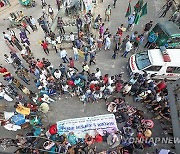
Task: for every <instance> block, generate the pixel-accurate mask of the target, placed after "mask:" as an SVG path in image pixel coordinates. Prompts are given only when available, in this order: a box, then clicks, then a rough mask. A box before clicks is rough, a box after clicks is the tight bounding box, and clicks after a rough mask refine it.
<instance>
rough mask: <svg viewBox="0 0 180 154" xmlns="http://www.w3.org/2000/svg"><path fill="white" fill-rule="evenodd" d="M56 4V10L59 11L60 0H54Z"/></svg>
mask: <svg viewBox="0 0 180 154" xmlns="http://www.w3.org/2000/svg"><path fill="white" fill-rule="evenodd" d="M56 4H57V7H58V11H59V10H60V8H61V0H56Z"/></svg>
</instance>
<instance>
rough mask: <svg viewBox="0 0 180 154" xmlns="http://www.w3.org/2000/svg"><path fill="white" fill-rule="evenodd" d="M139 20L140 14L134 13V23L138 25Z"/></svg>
mask: <svg viewBox="0 0 180 154" xmlns="http://www.w3.org/2000/svg"><path fill="white" fill-rule="evenodd" d="M139 20H140V15H139V14H138V13H136V17H135V19H134V23H135V24H136V25H138V24H139Z"/></svg>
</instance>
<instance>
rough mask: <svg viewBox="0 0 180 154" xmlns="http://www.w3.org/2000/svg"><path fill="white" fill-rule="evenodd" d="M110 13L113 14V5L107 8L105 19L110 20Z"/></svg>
mask: <svg viewBox="0 0 180 154" xmlns="http://www.w3.org/2000/svg"><path fill="white" fill-rule="evenodd" d="M110 15H111V6H110V5H108V8H107V9H106V10H105V21H106V20H108V21H109V18H110Z"/></svg>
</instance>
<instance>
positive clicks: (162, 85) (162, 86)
mask: <svg viewBox="0 0 180 154" xmlns="http://www.w3.org/2000/svg"><path fill="white" fill-rule="evenodd" d="M166 86H167V85H166V83H165V82H164V81H162V82H160V83H159V84H158V85H157V87H158V90H157V92H160V91H162V90H163V89H165V88H166Z"/></svg>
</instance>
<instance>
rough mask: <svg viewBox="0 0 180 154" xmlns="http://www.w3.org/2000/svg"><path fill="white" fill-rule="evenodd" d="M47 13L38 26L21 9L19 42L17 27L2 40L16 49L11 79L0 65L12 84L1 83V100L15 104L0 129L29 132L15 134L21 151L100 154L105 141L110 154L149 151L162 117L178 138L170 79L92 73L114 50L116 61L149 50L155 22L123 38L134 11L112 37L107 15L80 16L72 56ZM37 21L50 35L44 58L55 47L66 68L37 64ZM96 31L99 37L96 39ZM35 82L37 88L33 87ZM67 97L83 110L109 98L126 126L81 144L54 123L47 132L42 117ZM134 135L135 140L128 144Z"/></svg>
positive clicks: (50, 12) (154, 37) (61, 29)
mask: <svg viewBox="0 0 180 154" xmlns="http://www.w3.org/2000/svg"><path fill="white" fill-rule="evenodd" d="M44 3H45V1H42V6H43V7H46V5H45V4H44ZM58 4H60V3H58ZM115 5H116V0H114V4H113V6H114V8H115ZM47 7H48V12H47V13H45V12H43V15H42V16H41V17H40V18H39V19H38V22H36V20H35V19H34V18H33V17H32V16H29V17H28V16H24V14H23V12H22V11H20V13H21V15H20V16H21V18H22V19H23V20H22V21H21V24H20V35H19V37H18V36H17V35H16V33H15V32H14V30H13V29H11V28H7V31H4V32H3V35H4V40H5V42H6V44H7V46H8V47H9V49H10V53H9V54H4V59H5V62H6V63H8V64H10V65H11V66H12V68H13V69H15V74H14V75H13V74H11V73H10V72H11V71H9V70H8V69H7V68H6V67H4V66H0V74H1V75H2V76H3V78H4V80H5V81H7V82H8V84H7V85H5V84H3V83H2V82H1V84H0V99H5V100H6V101H13V100H15V101H16V102H15V104H14V111H13V112H4V113H1V116H2V117H3V120H1V126H3V127H4V128H5V129H7V130H12V131H17V130H19V129H24V128H26V127H30V128H31V131H30V132H29V133H27V134H26V135H17V136H16V139H13V140H11V142H13V144H14V145H16V146H18V150H17V151H16V153H18V152H19V153H33V154H38V153H40V151H43V150H45V151H51V152H59V153H69V154H74V153H88V152H90V151H93V152H94V153H95V152H96V148H91V145H94V144H95V143H100V142H103V141H104V142H107V143H108V145H109V146H110V150H107V151H109V153H110V152H112V153H113V150H115V151H114V153H115V152H116V153H122V154H125V153H133V151H134V150H135V149H136V150H137V149H141V150H144V149H146V148H147V147H152V146H154V145H155V143H153V142H151V140H150V138H151V136H152V133H153V127H154V122H153V121H154V120H155V119H158V120H159V119H161V124H162V126H163V129H164V130H166V132H167V133H168V134H169V135H172V126H171V117H170V108H169V102H168V91H167V89H166V86H167V83H166V82H167V81H166V79H164V80H162V81H159V82H157V81H155V80H153V79H152V77H151V76H149V75H148V74H146V73H144V74H138V73H135V74H133V75H132V76H131V77H130V79H129V80H128V81H127V80H126V81H125V80H123V78H122V76H123V74H116V75H111V74H102V73H101V68H98V67H97V68H96V70H95V72H93V71H91V70H90V66H91V65H92V64H96V63H97V62H96V56H97V54H98V52H102V50H105V51H106V50H110V49H112V48H113V51H114V52H113V54H112V58H113V59H116V58H117V55H118V54H121V56H123V57H124V58H126V57H127V55H128V54H129V52H130V51H132V50H133V51H134V52H138V49H139V46H140V45H142V44H143V42H144V40H145V36H146V35H147V33H148V32H149V30H150V29H151V27H152V26H153V21H150V22H148V23H147V24H145V27H144V29H143V32H142V33H140V34H139V33H138V32H137V31H134V32H132V34H131V35H127V36H125V37H124V35H123V33H125V32H128V31H130V30H131V31H132V30H133V28H134V19H135V18H134V16H135V14H134V13H133V14H132V15H130V16H129V17H128V25H127V28H125V26H124V24H121V25H120V27H118V28H117V32H116V34H115V35H114V36H112V34H111V33H110V31H109V29H108V28H106V27H105V22H103V19H102V17H101V15H100V14H99V15H98V16H97V17H96V18H95V20H94V21H93V18H94V17H93V15H92V12H91V10H89V11H88V12H87V13H86V14H85V15H84V16H83V17H81V16H77V19H76V26H77V31H78V35H77V36H76V35H75V34H74V33H73V32H71V33H70V41H71V45H72V51H73V53H74V56H73V57H71V56H69V55H68V54H67V51H66V49H65V48H62V47H61V44H62V40H61V37H63V35H64V34H66V31H65V29H64V21H63V18H62V17H59V18H58V20H57V30H58V31H59V34H60V36H59V35H57V34H56V33H55V32H52V31H51V30H50V28H49V23H50V22H49V21H48V18H50V19H52V20H53V19H54V12H53V8H52V7H51V6H50V5H48V6H47ZM59 7H60V6H59ZM110 16H111V6H110V5H108V7H107V9H106V10H105V21H106V20H107V21H109V20H111V17H110ZM37 23H39V26H40V27H41V28H42V30H43V31H44V33H45V37H44V39H43V40H42V41H41V42H40V45H41V46H42V48H43V50H44V52H45V54H46V55H49V48H53V49H54V50H55V51H56V53H58V54H59V56H60V58H61V59H62V63H60V64H59V65H58V67H57V68H55V67H54V66H53V64H52V63H51V62H50V61H49V60H48V58H45V57H44V58H35V57H34V55H33V51H32V50H31V48H30V45H31V42H30V40H29V38H28V35H30V34H31V32H30V30H29V27H30V28H31V30H32V31H33V32H34V31H37V30H38V26H37ZM27 25H29V27H28V26H27ZM92 28H94V29H96V31H95V32H96V33H98V34H99V35H98V38H97V39H96V38H95V34H93V31H92ZM27 33H28V34H27ZM123 37H124V38H123ZM157 37H158V34H151V35H149V36H148V41H147V43H146V45H145V47H147V48H155V47H156V46H155V42H156V40H157ZM120 51H121V52H120ZM18 52H20V54H19V53H18ZM80 57H81V58H82V59H83V64H82V67H81V68H77V67H76V66H75V61H79V59H80ZM22 59H23V60H22ZM30 84H31V86H33V87H36V88H32V89H30V88H28V87H29V85H30ZM127 96H132V97H133V101H134V103H142V106H143V107H144V108H145V109H146V110H147V112H153V115H154V118H153V119H149V117H147V116H146V114H145V112H144V111H142V110H140V109H138V108H136V107H135V106H133V105H130V104H128V103H127V102H126V97H127ZM62 97H66V98H68V97H78V99H79V100H80V101H81V102H82V104H83V105H84V106H86V105H87V104H88V103H92V104H93V103H98V102H99V101H102V100H104V101H105V102H106V103H107V104H106V105H107V111H109V112H110V113H113V114H114V115H115V118H116V121H117V123H122V124H123V127H122V128H119V131H116V132H114V133H111V134H110V133H109V132H107V131H104V133H103V134H99V133H98V132H97V131H96V130H95V136H91V135H89V134H86V135H85V136H84V138H77V137H76V136H75V135H74V133H73V132H70V133H69V134H68V135H58V133H57V125H56V124H54V125H51V126H49V128H48V130H47V128H44V127H43V125H42V119H41V118H42V116H41V114H46V113H47V112H48V111H49V107H52V106H53V103H55V102H57V101H60V100H61V98H62ZM165 124H166V126H165ZM167 124H168V127H167ZM42 136H43V139H44V142H43V145H42V146H41V147H40V148H38V146H36V145H38V142H39V140H41V139H42V138H41V137H42ZM131 137H133V138H137V140H134V141H131V140H128V139H129V138H131Z"/></svg>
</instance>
